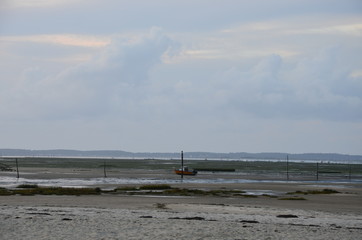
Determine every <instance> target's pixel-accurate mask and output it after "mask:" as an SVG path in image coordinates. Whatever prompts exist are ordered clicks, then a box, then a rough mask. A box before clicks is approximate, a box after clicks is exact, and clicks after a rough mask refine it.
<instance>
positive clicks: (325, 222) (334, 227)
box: [0, 204, 362, 240]
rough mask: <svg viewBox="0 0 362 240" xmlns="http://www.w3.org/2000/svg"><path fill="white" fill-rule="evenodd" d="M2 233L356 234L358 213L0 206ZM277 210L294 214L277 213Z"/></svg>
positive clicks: (7, 236)
mask: <svg viewBox="0 0 362 240" xmlns="http://www.w3.org/2000/svg"><path fill="white" fill-rule="evenodd" d="M0 209H1V214H0V218H1V224H0V232H1V239H78V240H81V239H360V237H361V234H362V227H361V226H362V219H361V217H360V216H354V215H340V214H338V215H337V214H327V213H323V212H318V211H304V210H298V211H296V210H294V211H290V210H281V209H275V208H267V207H264V208H260V207H237V206H222V205H205V204H202V205H200V204H169V205H166V206H165V209H160V208H157V206H154V209H144V210H130V209H121V208H120V209H104V208H80V207H23V206H19V207H15V206H1V207H0ZM280 215H287V216H295V218H281V217H278V216H280Z"/></svg>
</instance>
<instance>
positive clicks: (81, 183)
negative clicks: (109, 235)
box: [0, 176, 362, 194]
mask: <svg viewBox="0 0 362 240" xmlns="http://www.w3.org/2000/svg"><path fill="white" fill-rule="evenodd" d="M261 182H265V183H273V182H274V183H288V182H294V183H307V182H308V183H315V184H316V185H318V183H323V184H325V183H339V184H341V183H348V184H351V183H362V180H359V179H358V180H357V179H356V180H351V181H349V180H323V181H285V180H251V179H240V178H186V177H185V178H184V179H183V180H181V179H175V178H161V177H155V178H143V177H142V178H114V177H109V178H54V179H39V178H26V177H21V178H19V179H18V178H16V177H12V176H2V177H0V187H5V188H13V187H16V186H18V185H20V184H37V185H38V186H54V187H78V188H80V187H93V186H102V187H103V186H107V185H109V186H113V185H124V184H137V185H138V184H177V183H199V184H229V183H240V184H241V183H261ZM261 194H263V193H261Z"/></svg>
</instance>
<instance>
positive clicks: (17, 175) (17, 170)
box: [15, 158, 20, 179]
mask: <svg viewBox="0 0 362 240" xmlns="http://www.w3.org/2000/svg"><path fill="white" fill-rule="evenodd" d="M15 163H16V178H18V179H19V177H20V176H19V165H18V159H17V158H15Z"/></svg>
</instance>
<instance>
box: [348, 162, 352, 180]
mask: <svg viewBox="0 0 362 240" xmlns="http://www.w3.org/2000/svg"><path fill="white" fill-rule="evenodd" d="M348 167H349V171H348V179H349V181H351V171H352V168H351V163H348Z"/></svg>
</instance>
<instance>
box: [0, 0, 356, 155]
mask: <svg viewBox="0 0 362 240" xmlns="http://www.w3.org/2000/svg"><path fill="white" fill-rule="evenodd" d="M0 148H25V149H78V150H124V151H132V152H179V151H181V150H183V151H185V152H191V151H209V152H288V153H309V152H314V153H344V154H360V155H361V154H362V1H360V0H344V1H340V0H294V1H290V0H269V1H264V0H253V1H244V0H222V1H221V0H192V1H190V0H183V1H179V0H175V1H169V0H152V1H149V0H134V1H125V0H103V1H101V0H0Z"/></svg>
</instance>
